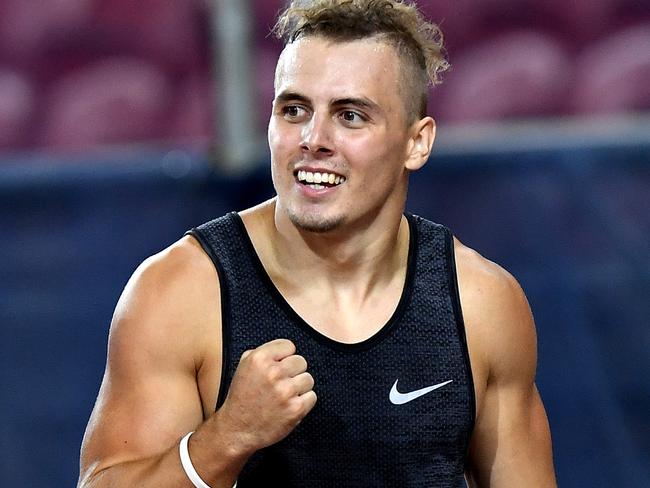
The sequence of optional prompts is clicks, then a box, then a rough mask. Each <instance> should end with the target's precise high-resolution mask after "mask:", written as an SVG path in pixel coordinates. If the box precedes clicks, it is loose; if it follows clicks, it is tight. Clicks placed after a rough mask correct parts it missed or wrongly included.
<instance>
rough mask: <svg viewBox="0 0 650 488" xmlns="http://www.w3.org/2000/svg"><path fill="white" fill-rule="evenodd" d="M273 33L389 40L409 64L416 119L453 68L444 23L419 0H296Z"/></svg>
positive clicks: (287, 38) (409, 98)
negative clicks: (426, 11)
mask: <svg viewBox="0 0 650 488" xmlns="http://www.w3.org/2000/svg"><path fill="white" fill-rule="evenodd" d="M273 33H274V34H275V35H276V36H277V37H278V38H279V39H282V40H284V43H285V46H286V45H288V44H291V43H292V42H294V41H296V40H297V39H300V38H303V37H308V36H321V37H324V38H326V39H331V40H333V41H337V42H346V41H353V40H358V39H365V38H373V37H377V38H379V39H383V40H386V41H387V42H388V44H389V45H392V46H393V47H394V48H395V50H396V51H397V53H398V55H399V57H400V59H401V60H402V61H401V62H402V63H403V66H404V68H405V69H403V70H402V82H403V84H404V87H405V88H406V89H405V90H404V94H405V108H406V114H407V118H409V119H410V121H414V120H416V119H417V118H422V117H424V116H426V110H427V101H428V87H429V85H430V84H431V85H438V84H440V83H441V82H442V79H441V74H442V73H443V72H444V71H446V70H447V69H449V67H450V65H449V62H448V61H447V57H446V51H445V50H444V47H443V35H442V31H441V30H440V28H439V27H438V26H437V25H436V24H434V23H432V22H429V21H427V20H426V19H425V18H424V17H423V15H422V14H421V13H420V11H419V10H418V9H417V7H416V6H415V5H414V4H412V3H406V2H404V1H401V0H293V1H292V2H291V3H290V5H289V6H288V7H287V8H286V9H285V10H284V11H283V12H282V13H281V14H280V16H279V18H278V21H277V23H276V24H275V27H274V28H273Z"/></svg>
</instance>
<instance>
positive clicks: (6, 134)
mask: <svg viewBox="0 0 650 488" xmlns="http://www.w3.org/2000/svg"><path fill="white" fill-rule="evenodd" d="M35 109H36V97H35V93H34V87H33V86H32V84H31V83H30V82H29V80H28V79H27V78H26V77H25V76H23V75H21V74H20V73H17V72H14V71H6V70H2V69H0V150H8V149H18V148H23V147H24V146H25V144H26V143H27V142H29V139H28V137H29V129H30V123H31V120H32V116H33V113H34V111H35Z"/></svg>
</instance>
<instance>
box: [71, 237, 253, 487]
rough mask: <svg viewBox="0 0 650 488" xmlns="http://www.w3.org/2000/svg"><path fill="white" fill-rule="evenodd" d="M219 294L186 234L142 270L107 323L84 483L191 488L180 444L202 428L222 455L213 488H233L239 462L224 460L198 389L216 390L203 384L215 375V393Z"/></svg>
mask: <svg viewBox="0 0 650 488" xmlns="http://www.w3.org/2000/svg"><path fill="white" fill-rule="evenodd" d="M218 297H219V288H218V282H217V280H216V272H215V271H214V268H213V267H212V268H211V263H210V262H209V260H208V259H207V257H206V256H205V255H203V254H202V253H201V251H200V249H199V248H198V246H197V245H196V243H195V242H194V241H192V240H191V239H190V238H185V239H184V240H183V241H181V242H180V243H178V244H176V245H174V246H172V248H170V249H168V250H166V251H164V252H163V253H161V254H159V255H157V256H155V257H153V258H150V259H149V260H147V261H146V262H145V263H143V265H142V266H140V268H139V269H138V270H137V271H136V273H135V274H134V276H133V277H132V279H131V280H130V281H129V283H128V284H127V286H126V288H125V290H124V293H123V295H122V297H121V298H120V301H119V303H118V305H117V307H116V311H115V315H114V318H113V323H112V325H111V332H110V338H109V347H108V359H107V366H106V372H105V375H104V379H103V382H102V386H101V389H100V393H99V396H98V398H97V402H96V404H95V408H94V410H93V413H92V415H91V418H90V421H89V423H88V427H87V429H86V434H85V436H84V441H83V445H82V452H81V466H80V471H81V472H80V480H79V486H81V487H86V488H91V487H92V488H99V487H105V486H106V487H107V486H111V487H113V486H115V487H118V486H119V487H121V486H124V487H127V486H142V487H147V486H156V487H162V486H174V487H184V486H187V487H191V486H192V485H191V483H189V481H188V480H187V477H186V476H185V474H184V472H183V471H182V468H181V466H180V460H179V456H178V447H177V446H178V441H179V439H180V438H181V437H182V436H183V435H184V434H185V433H187V432H188V431H191V430H195V429H197V427H199V426H200V428H199V431H201V432H202V434H203V436H204V438H205V436H206V435H207V436H208V437H209V438H210V445H211V447H212V449H214V450H215V452H219V455H218V456H212V459H211V469H212V471H213V472H212V473H211V474H212V475H213V479H215V480H218V481H219V484H218V485H217V486H232V483H233V482H234V479H235V477H236V472H237V471H238V460H237V459H235V458H228V450H227V448H226V447H227V446H224V448H223V449H219V448H220V446H219V442H220V440H221V439H223V438H222V436H220V435H219V433H218V432H217V431H218V427H219V425H218V422H216V421H215V419H214V418H212V417H210V418H209V420H208V421H207V422H205V423H203V421H204V418H208V417H207V415H205V413H204V412H209V410H208V409H209V408H210V405H214V400H215V398H214V397H212V398H202V397H201V393H203V395H204V396H207V394H208V393H214V394H216V391H214V390H211V389H210V388H209V387H204V388H203V391H201V389H200V387H199V384H200V383H199V381H198V380H199V378H205V379H206V380H208V381H209V380H210V379H213V380H215V379H216V381H215V382H214V387H218V378H219V369H220V357H219V354H220V347H219V343H220V340H221V338H220V331H219V323H220V317H219V314H220V311H219V298H218ZM206 345H209V346H210V348H212V349H210V350H209V349H207V347H206ZM202 423H203V424H202ZM196 436H197V438H200V436H199V433H198V432H197V434H196ZM224 440H225V439H224ZM239 461H241V460H239Z"/></svg>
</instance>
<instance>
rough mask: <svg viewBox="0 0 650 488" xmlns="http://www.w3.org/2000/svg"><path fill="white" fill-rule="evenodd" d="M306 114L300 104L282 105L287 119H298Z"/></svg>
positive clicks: (283, 113)
mask: <svg viewBox="0 0 650 488" xmlns="http://www.w3.org/2000/svg"><path fill="white" fill-rule="evenodd" d="M304 114H305V109H304V108H302V107H300V106H298V105H287V106H285V107H282V115H284V117H285V118H286V119H289V120H291V119H297V118H300V117H302V116H303V115H304Z"/></svg>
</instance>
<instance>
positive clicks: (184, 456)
mask: <svg viewBox="0 0 650 488" xmlns="http://www.w3.org/2000/svg"><path fill="white" fill-rule="evenodd" d="M192 434H194V431H192V432H189V433H188V434H187V435H186V436H185V437H183V438H182V439H181V443H180V445H179V446H178V450H179V451H180V454H181V464H182V465H183V469H184V470H185V474H186V475H187V477H188V478H189V479H190V481H191V482H192V484H193V485H194V486H196V488H210V487H209V486H208V485H207V484H206V483H205V481H203V480H202V479H201V477H200V476H199V473H197V472H196V469H194V465H192V460H191V459H190V451H189V449H188V448H187V443H188V441H189V440H190V436H191V435H192Z"/></svg>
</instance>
